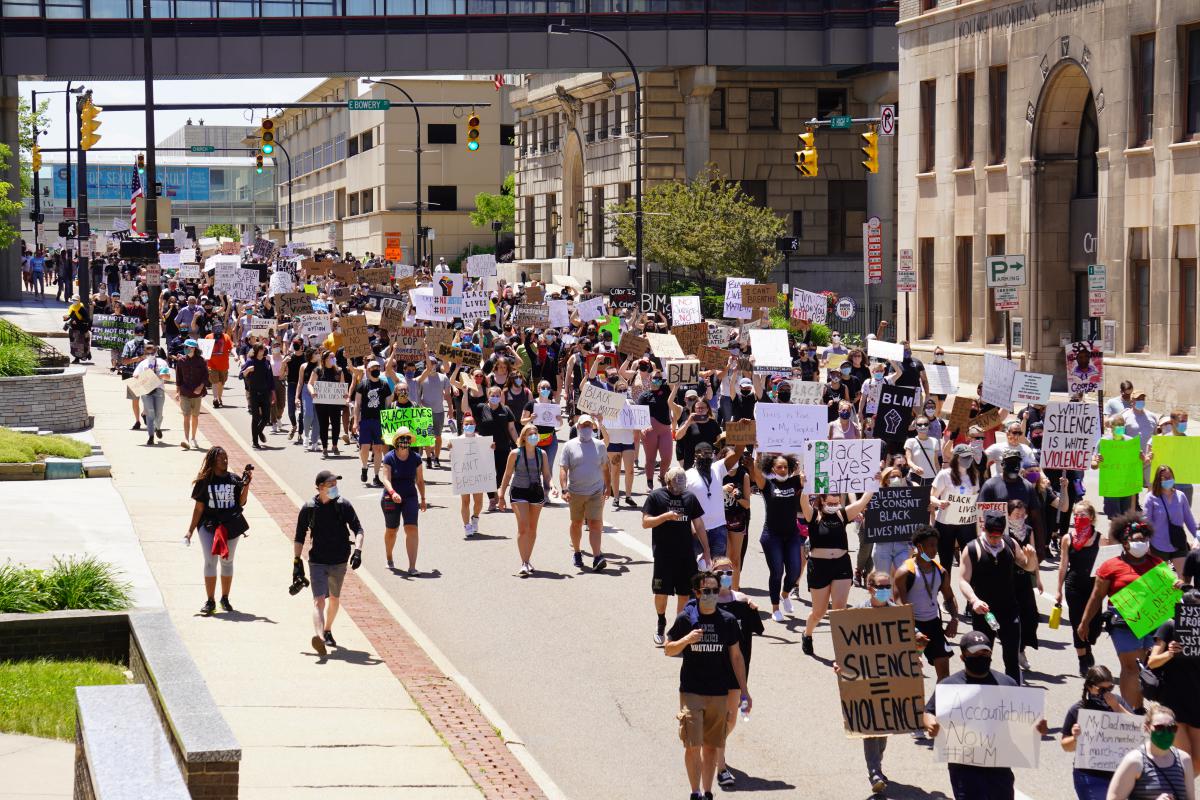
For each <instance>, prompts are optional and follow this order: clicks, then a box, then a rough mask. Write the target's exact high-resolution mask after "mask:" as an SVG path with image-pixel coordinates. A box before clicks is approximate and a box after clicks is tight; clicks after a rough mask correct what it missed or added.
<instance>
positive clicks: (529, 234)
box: [525, 197, 537, 258]
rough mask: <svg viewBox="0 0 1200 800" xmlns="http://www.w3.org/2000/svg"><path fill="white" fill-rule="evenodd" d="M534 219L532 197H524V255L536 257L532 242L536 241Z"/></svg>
mask: <svg viewBox="0 0 1200 800" xmlns="http://www.w3.org/2000/svg"><path fill="white" fill-rule="evenodd" d="M536 231H537V227H536V219H535V218H534V210H533V198H532V197H526V198H525V257H526V258H537V251H536V250H535V249H534V244H535V243H536V242H537V232H536Z"/></svg>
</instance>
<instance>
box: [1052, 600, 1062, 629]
mask: <svg viewBox="0 0 1200 800" xmlns="http://www.w3.org/2000/svg"><path fill="white" fill-rule="evenodd" d="M1061 623H1062V603H1055V604H1054V608H1052V609H1051V610H1050V630H1058V626H1059V625H1060V624H1061Z"/></svg>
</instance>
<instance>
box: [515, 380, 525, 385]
mask: <svg viewBox="0 0 1200 800" xmlns="http://www.w3.org/2000/svg"><path fill="white" fill-rule="evenodd" d="M524 382H525V381H523V380H522V379H520V378H513V386H520V385H521V384H522V383H524Z"/></svg>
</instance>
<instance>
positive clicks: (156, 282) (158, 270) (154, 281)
mask: <svg viewBox="0 0 1200 800" xmlns="http://www.w3.org/2000/svg"><path fill="white" fill-rule="evenodd" d="M144 269H145V271H144V272H143V273H142V275H143V276H144V277H145V279H146V287H147V288H149V287H151V286H162V271H163V268H162V267H161V266H160V265H158V264H147V265H146V266H145V268H144Z"/></svg>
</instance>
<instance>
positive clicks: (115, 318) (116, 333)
mask: <svg viewBox="0 0 1200 800" xmlns="http://www.w3.org/2000/svg"><path fill="white" fill-rule="evenodd" d="M141 324H142V321H141V320H140V319H138V318H137V317H127V316H123V315H121V314H93V315H92V347H95V348H99V349H104V350H120V349H121V348H123V347H124V346H125V343H126V342H128V341H129V340H130V339H132V338H133V337H134V330H135V329H136V328H137V326H138V325H141ZM118 355H120V353H118Z"/></svg>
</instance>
